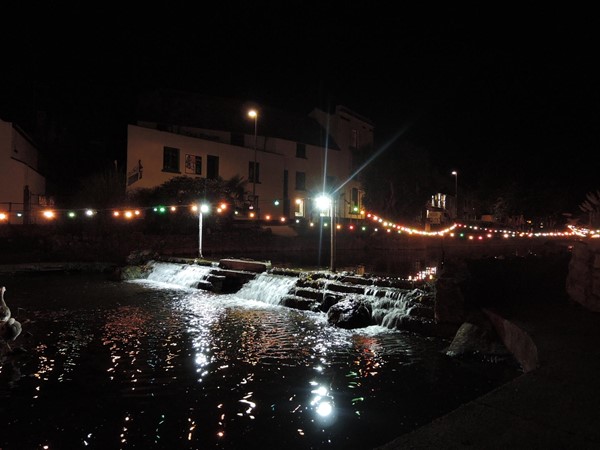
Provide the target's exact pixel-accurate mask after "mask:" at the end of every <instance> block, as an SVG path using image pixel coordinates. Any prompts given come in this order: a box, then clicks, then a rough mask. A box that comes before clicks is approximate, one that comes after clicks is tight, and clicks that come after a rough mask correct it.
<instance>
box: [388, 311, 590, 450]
mask: <svg viewBox="0 0 600 450" xmlns="http://www.w3.org/2000/svg"><path fill="white" fill-rule="evenodd" d="M496 312H497V313H498V314H499V316H502V317H504V318H505V319H506V320H507V321H508V323H509V324H512V326H513V331H514V329H519V330H522V331H523V332H525V333H521V337H520V338H519V337H518V336H515V334H514V333H511V332H510V328H509V332H508V333H507V334H508V335H510V336H508V337H509V338H510V339H512V341H513V344H515V342H517V341H519V339H524V340H525V341H527V340H528V339H529V338H530V340H529V342H524V345H523V346H521V347H518V346H517V347H518V351H520V352H521V356H522V357H524V358H525V359H527V358H528V364H529V363H531V362H532V361H536V362H537V368H533V367H532V368H531V370H529V371H526V372H525V373H524V374H523V375H521V376H519V377H518V378H516V379H515V380H513V381H512V382H510V383H508V384H506V385H504V386H501V387H499V388H497V389H495V390H494V391H492V392H490V393H488V394H487V395H485V396H483V397H481V398H479V399H477V400H475V401H472V402H470V403H467V404H464V405H462V406H461V407H459V408H458V409H456V410H454V411H453V412H451V413H449V414H447V415H445V416H443V417H440V418H438V419H436V420H434V421H433V422H432V423H430V424H428V425H425V426H423V427H421V428H419V429H417V430H415V431H412V432H410V433H407V434H405V435H402V436H400V437H398V438H397V439H395V440H394V441H392V442H390V443H388V444H386V445H384V446H382V447H379V448H378V449H379V450H396V449H402V450H405V449H438V450H439V449H442V450H446V449H478V450H479V449H502V450H507V449H511V450H513V449H528V450H533V449H544V450H549V449H577V450H581V449H596V450H597V449H600V313H596V312H592V311H589V310H587V309H585V308H584V307H582V306H580V305H578V304H575V303H571V302H569V301H567V300H564V301H562V300H561V301H556V302H554V303H551V304H549V305H548V304H540V303H537V304H526V305H521V306H517V307H515V306H511V307H503V308H501V309H497V310H496ZM517 334H518V333H517ZM531 342H533V343H534V345H533V346H532V345H531ZM524 349H525V350H524ZM527 353H529V354H527Z"/></svg>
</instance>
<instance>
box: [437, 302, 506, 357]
mask: <svg viewBox="0 0 600 450" xmlns="http://www.w3.org/2000/svg"><path fill="white" fill-rule="evenodd" d="M509 353H510V352H509V351H508V349H507V348H506V347H505V345H504V344H503V343H502V340H501V339H500V336H498V333H496V330H495V329H494V327H493V325H492V323H491V322H490V321H489V319H488V318H487V316H485V315H484V314H483V313H482V312H480V311H478V312H474V313H472V314H470V315H469V317H468V318H467V320H466V321H465V322H464V323H463V324H462V325H461V326H460V327H459V329H458V331H457V332H456V335H455V336H454V339H453V340H452V342H451V344H450V346H449V347H448V349H447V350H446V354H447V355H449V356H462V355H476V354H483V355H507V354H509Z"/></svg>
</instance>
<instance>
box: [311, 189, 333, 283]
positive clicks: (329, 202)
mask: <svg viewBox="0 0 600 450" xmlns="http://www.w3.org/2000/svg"><path fill="white" fill-rule="evenodd" d="M316 202H317V208H319V209H320V210H321V211H327V210H329V215H330V217H331V224H330V225H331V242H330V243H331V248H330V251H329V271H330V272H335V229H336V224H335V199H334V198H333V197H329V196H328V195H325V194H321V195H320V196H318V197H317V198H316Z"/></svg>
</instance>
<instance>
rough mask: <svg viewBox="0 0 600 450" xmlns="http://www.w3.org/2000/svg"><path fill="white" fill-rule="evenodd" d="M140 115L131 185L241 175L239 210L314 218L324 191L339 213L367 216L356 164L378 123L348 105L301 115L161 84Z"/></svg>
mask: <svg viewBox="0 0 600 450" xmlns="http://www.w3.org/2000/svg"><path fill="white" fill-rule="evenodd" d="M251 109H254V110H255V111H257V116H256V117H255V118H252V117H249V116H248V112H249V111H250V110H251ZM137 115H138V119H137V121H136V123H135V124H131V125H129V126H128V132H127V191H128V192H132V191H133V190H135V189H139V188H152V187H156V186H159V185H161V184H162V183H164V182H166V181H168V180H169V179H171V178H173V177H175V176H189V177H205V178H209V179H210V178H216V177H221V178H223V179H225V180H228V179H231V178H233V177H234V176H240V177H242V179H243V180H245V181H246V199H245V200H246V201H245V205H237V206H239V207H241V209H240V213H241V216H246V217H250V216H252V217H256V218H266V217H273V218H277V219H279V218H285V219H286V220H310V219H311V218H312V217H313V216H314V215H315V204H314V203H315V202H314V200H315V198H316V197H317V196H318V195H320V194H322V193H326V194H328V195H330V196H331V197H332V198H333V199H334V200H335V201H336V216H337V217H338V218H340V219H363V218H364V209H363V191H362V189H361V186H360V183H359V182H358V179H357V176H356V170H357V168H358V167H357V166H358V163H357V161H358V156H360V154H361V153H367V152H370V151H371V150H372V148H373V124H372V123H371V122H370V121H369V120H368V119H365V118H363V117H361V116H360V115H358V114H357V113H355V112H353V111H351V110H349V109H348V108H345V107H343V106H337V107H336V109H335V112H334V113H327V112H325V111H321V110H319V109H314V110H313V111H312V112H311V113H310V114H308V115H298V114H294V113H290V112H286V111H281V110H277V109H274V108H269V107H266V106H262V105H256V104H248V103H243V102H237V101H234V100H224V99H216V98H213V97H206V96H201V95H197V94H190V93H185V92H178V91H157V92H154V93H152V94H150V95H147V96H145V97H144V98H141V99H140V102H139V107H138V112H137ZM244 206H245V207H244Z"/></svg>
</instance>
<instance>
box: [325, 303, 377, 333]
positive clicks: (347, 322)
mask: <svg viewBox="0 0 600 450" xmlns="http://www.w3.org/2000/svg"><path fill="white" fill-rule="evenodd" d="M327 322H328V323H329V324H331V325H335V326H338V327H340V328H345V329H353V328H362V327H367V326H369V325H372V321H371V305H369V304H368V303H365V302H363V301H361V300H356V299H346V300H342V301H340V302H338V303H336V304H335V305H333V306H331V308H329V310H328V311H327Z"/></svg>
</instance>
